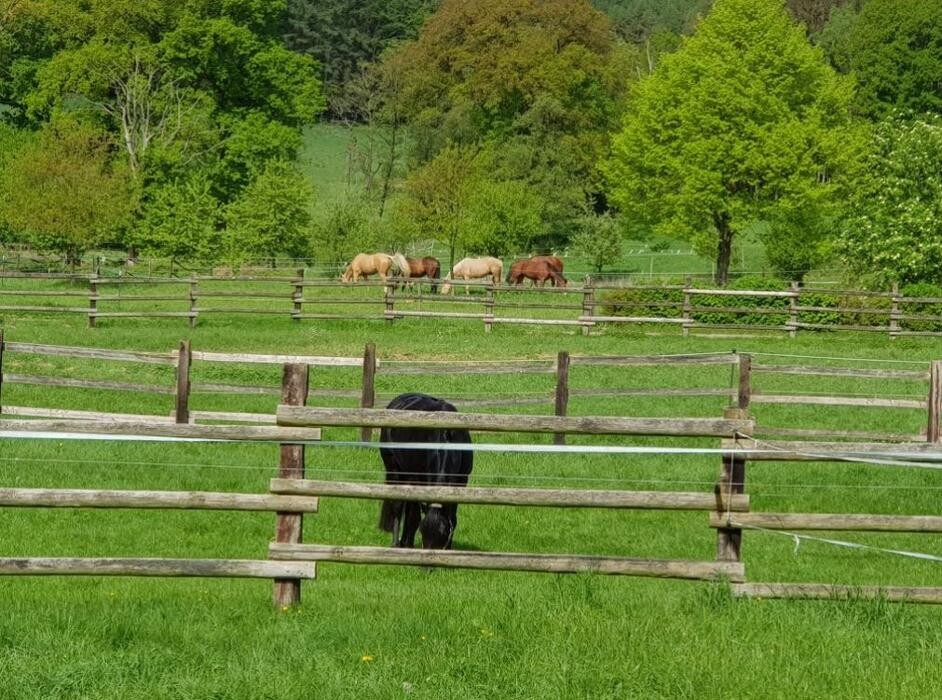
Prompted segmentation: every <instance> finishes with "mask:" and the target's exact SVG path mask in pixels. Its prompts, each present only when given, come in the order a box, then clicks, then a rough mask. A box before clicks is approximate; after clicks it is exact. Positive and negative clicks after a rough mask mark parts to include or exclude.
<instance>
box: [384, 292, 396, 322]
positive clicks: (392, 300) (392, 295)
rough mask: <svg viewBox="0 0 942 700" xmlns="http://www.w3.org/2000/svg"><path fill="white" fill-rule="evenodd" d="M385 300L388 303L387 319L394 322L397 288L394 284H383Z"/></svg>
mask: <svg viewBox="0 0 942 700" xmlns="http://www.w3.org/2000/svg"><path fill="white" fill-rule="evenodd" d="M383 302H384V303H385V305H386V312H385V314H384V315H385V316H386V321H387V322H389V323H392V322H393V321H395V320H396V288H395V287H394V286H393V285H392V284H386V285H384V286H383Z"/></svg>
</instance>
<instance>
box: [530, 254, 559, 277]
mask: <svg viewBox="0 0 942 700" xmlns="http://www.w3.org/2000/svg"><path fill="white" fill-rule="evenodd" d="M530 260H533V261H534V262H535V261H537V260H545V261H546V264H547V265H549V266H550V267H553V268H555V269H556V272H558V273H559V274H560V275H561V274H563V259H562V258H559V257H557V256H555V255H534V256H533V257H532V258H530Z"/></svg>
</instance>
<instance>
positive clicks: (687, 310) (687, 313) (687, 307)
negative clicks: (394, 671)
mask: <svg viewBox="0 0 942 700" xmlns="http://www.w3.org/2000/svg"><path fill="white" fill-rule="evenodd" d="M691 308H692V307H691V304H690V282H689V281H688V282H687V283H686V284H684V309H683V318H684V322H683V329H684V337H687V336H688V335H690V323H691Z"/></svg>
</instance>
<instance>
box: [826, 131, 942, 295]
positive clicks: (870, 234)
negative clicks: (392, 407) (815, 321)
mask: <svg viewBox="0 0 942 700" xmlns="http://www.w3.org/2000/svg"><path fill="white" fill-rule="evenodd" d="M867 166H868V167H867V169H866V176H865V177H863V178H861V181H860V184H859V185H858V187H857V189H856V190H855V192H854V193H853V196H852V198H851V201H850V206H849V207H848V216H847V217H846V218H845V220H844V221H843V225H842V227H841V228H842V231H841V252H842V255H843V257H844V259H845V261H846V262H847V264H848V265H849V266H850V267H851V268H852V269H853V270H855V271H857V272H858V273H860V274H862V275H876V276H877V277H879V278H881V279H882V280H894V281H898V282H903V283H906V282H932V283H934V284H939V283H940V282H942V119H939V118H933V117H927V118H925V119H921V120H915V121H904V120H888V121H886V122H883V123H881V124H879V125H878V126H877V127H876V128H875V130H874V135H873V140H872V148H871V153H870V155H869V158H868V162H867Z"/></svg>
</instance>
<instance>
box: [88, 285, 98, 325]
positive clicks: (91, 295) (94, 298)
mask: <svg viewBox="0 0 942 700" xmlns="http://www.w3.org/2000/svg"><path fill="white" fill-rule="evenodd" d="M97 321H98V275H96V274H92V275H91V276H90V277H89V278H88V327H89V328H94V327H95V324H96V323H97Z"/></svg>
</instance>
